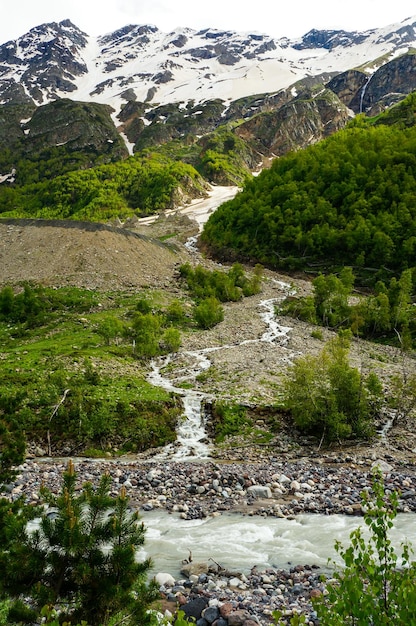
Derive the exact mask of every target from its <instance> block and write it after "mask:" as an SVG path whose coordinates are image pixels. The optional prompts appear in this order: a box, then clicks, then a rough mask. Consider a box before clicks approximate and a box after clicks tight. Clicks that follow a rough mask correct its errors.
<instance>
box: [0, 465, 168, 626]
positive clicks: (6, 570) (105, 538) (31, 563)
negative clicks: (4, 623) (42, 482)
mask: <svg viewBox="0 0 416 626" xmlns="http://www.w3.org/2000/svg"><path fill="white" fill-rule="evenodd" d="M110 483H111V479H110V476H109V475H104V476H103V477H102V478H101V481H100V484H99V486H98V487H97V488H96V489H94V488H93V487H92V485H91V484H90V483H86V484H85V485H84V486H83V489H82V491H80V492H78V491H77V484H76V473H75V471H74V466H73V464H72V463H71V462H70V463H69V466H68V469H67V471H66V472H65V473H64V475H63V486H62V489H61V492H60V493H59V494H58V495H57V496H56V495H54V494H52V493H51V492H50V491H49V490H47V489H44V488H43V489H42V490H41V495H42V496H43V498H44V500H45V501H46V503H47V504H48V505H49V509H47V510H46V511H43V512H42V514H41V515H40V519H39V525H38V527H37V528H36V529H35V530H30V529H28V526H27V523H26V520H25V516H24V515H23V516H21V515H19V514H12V515H10V516H9V519H8V520H7V521H6V535H7V547H6V548H5V547H4V546H1V548H0V589H1V592H2V594H3V596H9V597H11V598H12V599H14V600H15V606H16V602H17V603H19V602H20V603H21V600H20V598H21V597H22V596H24V597H25V598H28V599H29V605H31V606H34V607H35V611H36V612H37V614H39V612H40V610H41V608H42V607H43V606H45V605H51V606H56V607H58V608H59V609H60V621H64V620H68V619H70V620H71V621H72V620H73V621H74V623H76V621H77V620H81V619H83V620H85V621H86V622H87V623H88V624H89V625H90V626H105V625H106V624H108V623H109V620H110V618H111V616H114V615H115V614H118V613H120V612H123V614H124V616H125V617H124V621H123V623H126V624H128V623H135V624H138V623H140V624H146V623H147V615H146V610H147V607H148V604H149V603H150V602H151V601H152V600H153V599H155V597H156V594H157V591H156V588H155V586H154V585H153V584H150V585H147V584H146V580H145V577H146V575H147V573H148V570H149V567H150V561H149V560H145V561H143V562H138V561H137V559H136V552H137V549H138V548H140V546H142V545H143V543H144V534H145V529H144V526H143V524H142V523H139V521H138V514H137V513H135V512H132V511H131V510H130V509H129V504H128V498H127V497H126V494H125V491H124V490H122V491H121V493H120V494H119V495H118V496H117V497H116V498H114V497H111V496H110V495H109V487H110ZM25 508H28V507H27V506H26V507H25V506H24V505H22V510H23V512H25ZM29 508H30V507H29ZM15 613H16V611H15ZM30 613H31V612H29V614H28V615H27V618H26V619H27V620H28V621H25V620H22V619H21V617H22V615H21V614H20V621H23V623H29V622H31V621H33V612H32V614H30ZM26 614H27V612H26ZM11 615H13V611H12V612H11ZM149 619H150V618H149Z"/></svg>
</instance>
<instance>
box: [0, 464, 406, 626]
mask: <svg viewBox="0 0 416 626" xmlns="http://www.w3.org/2000/svg"><path fill="white" fill-rule="evenodd" d="M385 456H386V455H385ZM387 458H388V460H386V458H384V459H378V460H376V461H372V460H371V458H365V457H360V458H353V457H352V456H348V455H345V454H332V455H326V456H320V457H319V458H316V459H311V458H309V459H306V458H304V459H298V460H294V459H292V460H281V459H278V458H271V459H268V460H267V461H266V460H259V461H258V462H257V463H235V462H234V463H231V462H223V463H221V462H213V461H207V462H198V463H197V462H195V463H193V462H184V463H179V462H169V461H167V462H165V463H160V462H159V463H156V462H152V461H151V460H148V461H143V460H141V461H137V460H133V459H119V460H117V461H115V460H109V461H93V460H82V459H79V460H75V469H76V472H77V477H78V481H79V486H81V485H82V483H84V482H85V481H89V482H92V483H93V484H97V483H98V481H99V479H100V477H101V476H102V474H103V473H105V472H108V473H109V474H110V476H111V477H112V486H111V491H112V494H113V495H116V494H117V493H118V492H119V491H120V489H121V488H122V487H124V488H125V489H126V491H127V495H128V496H129V498H130V502H131V505H132V506H133V507H134V508H139V509H140V510H141V511H151V510H155V509H165V510H166V511H168V512H169V513H171V514H172V515H175V516H178V517H180V518H183V519H187V520H189V519H199V518H205V517H208V516H220V515H221V514H223V513H226V512H234V513H237V514H240V515H242V516H255V515H261V516H263V517H288V518H293V517H294V516H296V515H298V514H301V513H321V514H325V515H331V514H335V513H339V514H344V515H348V516H354V515H356V516H360V515H361V514H362V508H361V497H360V494H361V493H362V491H363V490H366V489H368V488H369V487H370V485H371V477H372V471H373V469H374V467H376V466H377V467H379V468H380V469H381V470H382V471H383V474H384V480H385V486H386V489H387V490H390V491H393V490H395V491H399V492H400V494H401V495H400V503H399V510H400V511H401V512H414V511H416V465H415V464H414V463H413V461H404V460H401V461H397V460H395V459H393V458H392V457H391V458H390V457H388V455H387ZM65 467H66V461H64V460H55V461H52V460H39V459H33V460H27V461H26V462H25V463H23V465H22V466H21V467H20V468H19V473H18V476H17V477H16V479H15V481H14V483H13V484H11V485H10V486H9V489H8V492H9V497H10V498H12V499H15V498H17V497H19V496H24V497H25V499H26V500H27V501H28V502H33V503H39V488H40V486H41V485H45V486H47V487H48V488H49V489H51V490H52V491H54V492H58V491H59V489H60V487H61V478H62V472H63V471H64V470H65ZM184 556H188V555H184ZM189 560H190V562H189V563H187V564H186V565H184V567H183V568H182V578H180V579H174V578H173V577H172V576H171V575H170V574H169V573H163V574H162V573H159V574H158V575H157V576H156V579H157V581H158V583H159V585H160V592H161V597H162V601H161V608H162V610H163V611H166V610H167V611H170V612H171V613H173V612H174V611H175V610H176V609H177V608H178V607H179V608H181V609H182V610H184V611H185V614H186V615H187V616H189V617H191V616H193V617H194V618H195V619H196V620H197V622H196V623H197V625H198V626H208V625H209V624H213V626H254V625H256V624H257V625H259V624H261V625H266V624H270V623H271V622H272V615H273V612H274V611H276V610H278V611H280V612H281V614H282V616H283V617H282V619H283V620H284V621H287V623H289V620H290V618H291V617H292V616H293V615H295V614H299V613H301V614H304V615H306V616H307V623H309V624H310V625H311V624H317V623H318V622H317V618H316V613H315V612H314V609H313V606H312V603H311V599H312V598H313V597H314V596H316V595H320V594H321V593H324V592H325V585H324V583H323V582H322V578H321V574H322V572H321V571H320V570H319V569H317V568H316V567H315V566H314V564H313V563H311V564H301V565H295V566H294V567H292V568H291V569H288V570H280V569H276V568H267V569H264V570H261V569H257V567H255V566H254V565H255V564H253V568H252V570H251V572H250V573H249V574H248V575H247V574H243V573H241V572H238V571H237V570H235V571H234V570H233V571H228V570H226V569H224V568H222V567H221V565H220V564H219V563H216V562H215V561H212V560H210V561H209V560H208V561H207V562H204V563H200V562H198V563H196V562H193V561H192V560H191V559H189ZM236 567H238V565H236ZM283 623H284V622H283Z"/></svg>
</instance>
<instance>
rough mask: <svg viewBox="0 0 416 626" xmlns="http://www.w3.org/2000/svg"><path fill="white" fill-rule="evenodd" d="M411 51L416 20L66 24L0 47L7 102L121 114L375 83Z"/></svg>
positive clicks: (2, 93)
mask: <svg viewBox="0 0 416 626" xmlns="http://www.w3.org/2000/svg"><path fill="white" fill-rule="evenodd" d="M413 47H416V17H415V18H409V19H407V20H404V21H403V22H401V23H398V24H393V25H391V26H387V27H385V28H381V29H374V30H369V31H365V32H345V31H316V30H312V31H310V32H309V33H307V34H306V35H305V36H304V37H302V38H301V39H299V40H292V41H291V40H289V39H286V38H283V39H279V40H277V39H273V38H272V37H269V36H267V35H265V34H259V33H244V34H242V33H237V32H233V31H219V30H214V29H206V30H202V31H195V30H192V29H189V28H181V29H177V30H175V31H173V32H171V33H163V32H161V31H160V30H159V29H158V28H157V27H156V26H149V25H142V26H134V25H130V26H126V27H124V28H122V29H119V30H116V31H115V32H113V33H109V34H107V35H104V36H99V37H91V36H89V35H87V34H86V33H84V32H82V31H81V30H80V29H79V28H77V27H76V26H75V25H74V24H72V23H71V22H70V21H69V20H65V21H63V22H60V23H50V24H44V25H41V26H38V27H36V28H33V29H32V30H30V31H29V32H28V33H27V34H25V35H23V36H22V37H20V38H19V39H17V40H15V41H9V42H7V43H5V44H3V45H2V46H0V102H1V103H3V104H4V103H7V102H11V101H13V102H16V101H18V102H22V103H24V102H29V101H32V103H34V104H36V105H40V104H45V103H47V102H49V101H52V100H56V99H59V98H68V97H69V98H71V99H73V100H78V101H94V102H97V103H101V104H109V105H111V106H112V107H113V108H114V109H115V111H116V112H119V111H120V109H121V108H122V107H123V106H124V105H125V104H126V102H132V101H138V102H146V103H148V104H149V106H153V105H155V104H156V103H157V104H159V105H160V104H167V103H172V102H175V103H179V102H184V103H186V102H188V101H190V100H193V101H194V102H203V101H206V100H213V99H216V98H219V99H221V100H223V101H224V102H231V101H233V100H236V99H238V98H241V97H243V96H247V95H253V94H261V93H263V94H264V93H274V92H277V91H279V90H281V89H285V88H288V87H289V86H290V85H293V84H294V83H296V82H297V81H298V80H300V79H303V78H305V77H308V76H317V75H321V74H324V75H325V76H326V77H327V78H328V79H329V78H331V77H334V76H336V75H338V74H341V73H342V72H345V71H347V70H350V69H351V68H360V69H361V70H364V72H365V73H366V74H367V75H369V76H371V74H372V73H373V72H374V71H375V70H376V69H377V68H378V67H380V65H383V64H385V63H387V62H388V61H391V60H392V59H393V58H396V57H398V56H400V55H401V54H404V53H406V52H408V51H409V49H411V48H413Z"/></svg>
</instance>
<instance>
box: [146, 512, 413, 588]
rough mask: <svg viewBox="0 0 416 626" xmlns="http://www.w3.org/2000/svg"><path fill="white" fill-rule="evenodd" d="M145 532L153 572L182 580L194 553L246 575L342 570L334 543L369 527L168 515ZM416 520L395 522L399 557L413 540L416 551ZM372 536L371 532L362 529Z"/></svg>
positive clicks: (150, 516) (339, 520)
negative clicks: (270, 570)
mask: <svg viewBox="0 0 416 626" xmlns="http://www.w3.org/2000/svg"><path fill="white" fill-rule="evenodd" d="M141 518H142V520H143V521H144V524H145V527H146V529H147V532H146V541H145V545H144V549H143V550H142V553H141V554H142V555H143V556H150V557H151V558H152V560H153V562H154V572H162V571H163V572H169V573H170V574H172V575H173V576H176V577H178V576H179V570H180V564H181V561H182V559H184V558H186V557H187V556H188V554H189V550H191V551H192V556H193V560H194V561H196V562H201V561H202V562H204V561H205V562H206V561H208V559H210V558H211V559H213V560H214V561H216V562H217V563H220V565H222V566H223V567H225V568H227V569H230V570H233V571H241V572H244V573H245V574H247V573H248V572H249V571H250V569H251V568H252V567H253V566H254V565H257V566H258V567H259V568H261V567H268V566H270V567H277V568H279V569H280V568H281V569H287V568H288V567H290V566H291V565H306V564H308V565H318V566H320V567H321V568H323V569H325V568H327V567H328V559H331V560H333V561H335V562H336V563H338V564H341V561H340V559H339V557H338V555H337V553H336V551H335V548H334V541H335V539H337V540H339V541H341V543H342V545H343V546H347V545H349V535H350V533H351V531H352V530H354V529H355V528H357V526H359V525H363V524H364V522H363V520H362V519H361V518H357V517H347V516H345V515H312V514H310V515H306V514H305V515H299V516H297V517H296V519H287V518H271V517H267V518H264V517H259V516H253V517H244V516H241V515H237V514H234V515H233V514H225V515H221V516H219V517H210V518H206V519H202V520H201V519H198V520H183V519H179V518H178V517H175V516H174V515H169V513H166V512H165V511H159V510H158V511H152V512H150V513H142V514H141ZM414 521H415V515H414V514H410V513H401V514H399V515H398V516H397V518H396V520H395V526H394V528H393V529H392V531H391V535H390V536H391V539H392V542H393V545H394V546H395V547H396V549H397V551H398V554H400V552H401V551H400V544H401V543H402V542H403V541H405V540H408V541H409V542H410V543H411V544H412V545H413V546H416V524H415V523H414ZM363 532H364V536H368V532H367V528H365V529H363Z"/></svg>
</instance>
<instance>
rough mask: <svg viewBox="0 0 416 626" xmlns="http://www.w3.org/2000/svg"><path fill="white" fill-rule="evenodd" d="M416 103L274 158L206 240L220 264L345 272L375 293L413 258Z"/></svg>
mask: <svg viewBox="0 0 416 626" xmlns="http://www.w3.org/2000/svg"><path fill="white" fill-rule="evenodd" d="M415 109H416V95H414V94H412V95H410V96H408V98H407V99H406V100H405V101H403V103H401V104H399V105H397V106H396V107H394V108H393V109H392V110H391V111H390V112H389V113H386V114H383V115H380V116H378V117H377V118H370V119H365V118H364V117H362V116H358V118H356V119H355V120H353V121H352V122H351V123H350V124H349V126H347V127H346V128H345V129H344V130H342V131H340V132H338V133H336V134H334V135H332V136H331V137H330V138H328V139H326V140H324V141H322V142H320V143H318V144H315V145H312V146H310V147H308V148H307V149H305V150H302V151H299V152H295V153H290V154H288V155H286V156H285V157H282V158H279V159H275V160H274V162H273V164H272V166H271V168H270V169H268V170H264V171H263V172H262V173H261V174H260V176H258V177H257V178H256V179H253V180H251V181H250V182H248V184H247V185H246V186H245V188H244V190H243V191H242V192H241V193H239V194H238V195H237V196H236V198H235V199H233V200H230V201H229V202H227V203H225V204H224V205H222V206H221V207H220V208H219V209H218V210H217V211H216V212H215V213H214V214H213V215H212V216H211V217H210V219H209V221H208V224H207V225H206V228H205V230H204V233H203V234H202V241H203V242H204V245H205V246H206V247H207V248H209V249H210V250H211V251H212V252H213V253H215V254H216V255H217V256H218V257H220V258H239V259H244V260H247V261H255V262H259V263H263V264H264V265H267V266H269V267H271V268H279V269H283V270H303V271H307V272H313V273H318V272H319V271H323V272H327V271H332V270H333V269H335V268H341V267H342V266H344V265H349V266H351V267H352V268H353V269H354V272H355V274H356V276H357V280H358V282H360V283H361V284H369V285H373V284H374V283H375V282H376V281H377V280H379V279H390V278H391V277H393V276H396V277H398V276H399V275H400V273H401V272H403V271H404V270H406V269H409V268H413V267H414V265H415V259H416V220H415V217H416V178H415V171H416V126H415V125H414V120H415Z"/></svg>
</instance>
